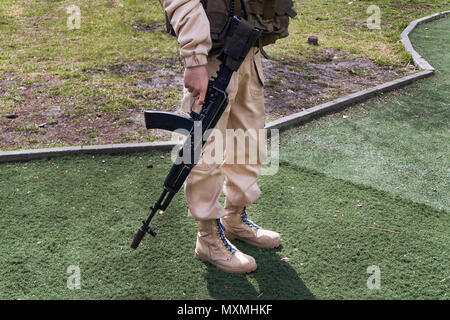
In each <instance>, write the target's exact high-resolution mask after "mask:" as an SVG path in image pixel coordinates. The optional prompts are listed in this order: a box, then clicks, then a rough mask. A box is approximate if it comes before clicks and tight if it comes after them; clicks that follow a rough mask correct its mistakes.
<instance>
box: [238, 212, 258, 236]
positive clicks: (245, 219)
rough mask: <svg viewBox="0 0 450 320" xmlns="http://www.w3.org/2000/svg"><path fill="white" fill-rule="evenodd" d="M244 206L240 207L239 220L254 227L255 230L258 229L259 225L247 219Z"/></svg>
mask: <svg viewBox="0 0 450 320" xmlns="http://www.w3.org/2000/svg"><path fill="white" fill-rule="evenodd" d="M246 209H247V208H246V207H244V209H242V212H241V220H242V222H243V223H245V224H246V225H248V226H249V227H250V228H254V229H255V230H258V229H259V227H258V226H257V225H256V224H254V223H253V221H251V220H249V219H248V217H247V212H246Z"/></svg>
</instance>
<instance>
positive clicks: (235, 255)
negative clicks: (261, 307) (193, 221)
mask: <svg viewBox="0 0 450 320" xmlns="http://www.w3.org/2000/svg"><path fill="white" fill-rule="evenodd" d="M197 223H198V235H197V245H196V248H195V256H196V257H197V258H199V259H200V260H202V261H208V262H210V263H211V264H213V265H215V266H216V267H217V268H219V269H220V270H223V271H226V272H232V273H247V272H252V271H254V270H256V267H257V266H256V261H255V259H254V258H253V257H251V256H249V255H246V254H244V253H242V252H240V251H239V250H237V249H236V248H235V247H234V246H233V245H232V244H231V243H230V242H229V241H228V240H227V239H226V238H225V234H224V231H225V228H224V227H223V225H222V223H221V222H220V219H215V220H206V221H197Z"/></svg>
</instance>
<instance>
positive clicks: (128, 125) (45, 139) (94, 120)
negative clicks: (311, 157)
mask: <svg viewBox="0 0 450 320" xmlns="http://www.w3.org/2000/svg"><path fill="white" fill-rule="evenodd" d="M263 67H264V73H265V78H266V83H265V86H266V87H265V101H266V112H267V121H272V120H274V119H278V118H280V117H283V116H286V115H289V114H292V113H295V112H299V111H302V110H305V109H307V108H310V107H313V106H316V105H318V104H320V103H324V102H327V101H330V100H333V99H336V98H338V97H341V96H343V95H346V94H350V93H353V92H356V91H359V90H362V89H365V88H369V87H372V86H375V85H377V84H381V83H383V82H386V81H389V80H392V79H395V78H398V77H401V76H404V75H406V74H407V73H410V72H412V71H414V70H415V69H414V67H413V66H406V67H402V68H394V67H380V66H378V65H376V64H375V63H374V62H372V61H370V60H369V59H367V58H354V59H350V58H348V57H346V56H345V55H343V54H342V53H341V52H340V51H336V50H332V49H324V50H323V51H322V55H321V57H320V59H318V61H317V62H315V63H308V64H304V63H294V62H289V61H274V60H266V59H264V60H263ZM84 72H86V73H96V72H102V73H111V74H114V75H119V76H120V75H132V74H134V73H138V72H139V73H141V74H145V73H146V72H147V73H148V74H151V77H142V78H140V80H138V81H137V87H138V88H147V89H148V88H158V89H161V90H160V91H161V92H163V89H167V88H172V89H175V90H180V91H181V90H182V88H183V66H182V64H181V62H180V60H179V59H174V60H171V61H157V60H155V61H151V62H149V63H148V64H137V63H129V64H122V65H114V66H110V67H109V68H106V69H103V70H85V71H84ZM11 78H12V77H11ZM11 81H12V80H11V79H9V78H8V75H6V77H5V78H4V80H2V81H0V95H6V94H8V92H9V90H11V88H14V90H15V91H18V92H20V93H21V97H22V99H23V106H24V107H23V108H20V109H18V110H14V111H12V112H9V113H8V112H6V113H5V112H3V113H2V114H1V117H0V148H1V149H12V148H35V147H40V146H45V147H48V146H57V145H58V146H61V145H82V144H108V143H128V142H145V141H158V140H167V139H168V138H170V134H168V133H166V132H163V131H161V130H152V131H146V130H145V125H144V118H143V111H144V108H140V107H139V106H138V107H135V108H131V109H127V110H125V111H123V112H122V113H121V114H120V115H119V116H118V115H117V114H116V115H113V114H97V115H96V116H93V117H77V115H76V113H75V112H70V111H71V109H74V108H76V97H74V98H75V99H74V101H72V102H71V100H70V99H67V97H61V96H57V95H56V96H51V95H49V94H46V93H42V90H39V89H40V86H42V85H43V82H46V85H50V86H52V85H53V86H54V87H57V86H58V85H59V81H60V80H58V79H52V78H48V79H45V80H44V81H40V82H33V83H30V84H25V85H23V84H21V83H20V82H19V81H17V80H16V81H17V86H15V85H14V83H12V82H11ZM153 99H155V102H158V100H159V101H163V99H164V95H163V94H162V93H161V95H158V96H157V97H153ZM98 104H101V101H98V100H93V101H92V105H93V106H96V105H98ZM177 109H178V106H177V105H173V106H169V107H168V108H167V107H166V108H165V111H167V110H171V111H177Z"/></svg>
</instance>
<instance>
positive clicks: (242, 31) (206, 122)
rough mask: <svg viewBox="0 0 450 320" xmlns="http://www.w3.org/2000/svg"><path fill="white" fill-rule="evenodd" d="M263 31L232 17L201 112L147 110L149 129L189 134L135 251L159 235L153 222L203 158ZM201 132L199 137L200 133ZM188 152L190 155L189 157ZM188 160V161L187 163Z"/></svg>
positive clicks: (136, 239) (137, 238) (139, 234)
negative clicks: (231, 87) (145, 240)
mask: <svg viewBox="0 0 450 320" xmlns="http://www.w3.org/2000/svg"><path fill="white" fill-rule="evenodd" d="M260 33H261V30H260V29H258V28H256V27H254V26H253V25H251V24H249V23H248V22H247V21H245V20H244V19H241V18H239V17H236V16H234V17H230V18H229V21H228V23H227V25H226V26H225V28H224V31H223V32H222V36H223V39H224V42H223V43H225V45H224V48H223V52H222V53H221V54H220V56H219V57H218V59H219V60H220V61H221V64H220V67H219V71H218V72H217V76H216V77H212V79H211V80H210V81H209V83H208V90H207V92H206V97H205V102H204V103H203V105H202V108H201V111H200V113H196V112H193V111H192V112H191V113H190V116H191V117H190V118H188V117H183V116H179V115H176V114H174V113H169V112H159V111H145V112H144V115H145V124H146V127H147V129H165V130H169V131H175V130H178V129H183V130H184V131H185V132H189V134H188V135H187V138H186V140H185V142H184V145H183V146H182V147H181V148H180V150H179V151H178V157H177V160H176V161H175V164H173V165H172V168H171V169H170V171H169V174H168V175H167V177H166V179H165V181H164V188H163V192H162V194H161V196H160V197H159V199H158V200H157V201H156V203H155V204H154V205H153V206H152V207H150V210H151V212H150V215H149V216H148V218H147V220H144V221H142V226H141V228H140V229H139V230H138V231H137V233H136V235H135V236H134V239H133V242H132V243H131V248H133V249H136V248H137V247H138V246H139V243H140V242H141V240H142V238H143V237H144V235H145V234H146V233H149V234H150V235H152V236H156V232H155V231H154V230H153V229H152V228H151V227H150V222H151V220H152V219H153V216H154V215H155V213H156V212H157V211H158V210H163V211H164V210H166V208H167V206H168V205H169V204H170V202H171V201H172V199H173V197H174V196H175V194H176V193H177V192H178V191H179V190H180V188H181V187H182V185H183V183H184V181H185V180H186V178H187V177H188V175H189V173H190V172H191V170H192V169H193V168H194V167H195V165H196V164H197V163H198V161H199V160H200V157H201V153H202V148H203V146H204V145H205V142H206V140H207V139H208V136H209V134H210V132H211V129H213V128H214V127H215V126H216V124H217V122H218V121H219V119H220V117H221V116H222V114H223V112H224V111H225V109H226V107H227V105H228V94H227V93H226V89H227V87H228V84H229V83H230V80H231V76H232V75H233V72H236V71H237V70H238V69H239V67H240V66H241V64H242V62H243V61H244V60H245V57H246V56H247V54H248V52H249V51H250V49H251V48H252V47H253V46H254V45H255V43H256V42H257V40H258V38H259V36H260ZM200 129H201V131H200V132H201V135H200V137H199V135H198V132H199V130H200ZM185 152H189V154H188V156H186V155H185ZM186 159H187V160H186Z"/></svg>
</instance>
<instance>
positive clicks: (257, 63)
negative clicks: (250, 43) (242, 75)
mask: <svg viewBox="0 0 450 320" xmlns="http://www.w3.org/2000/svg"><path fill="white" fill-rule="evenodd" d="M253 66H254V68H255V71H256V77H257V81H255V82H256V84H255V86H254V87H253V88H252V90H251V93H252V95H253V96H262V95H264V82H265V78H264V72H263V67H262V64H261V56H260V55H259V53H257V54H255V59H254V61H253Z"/></svg>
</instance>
